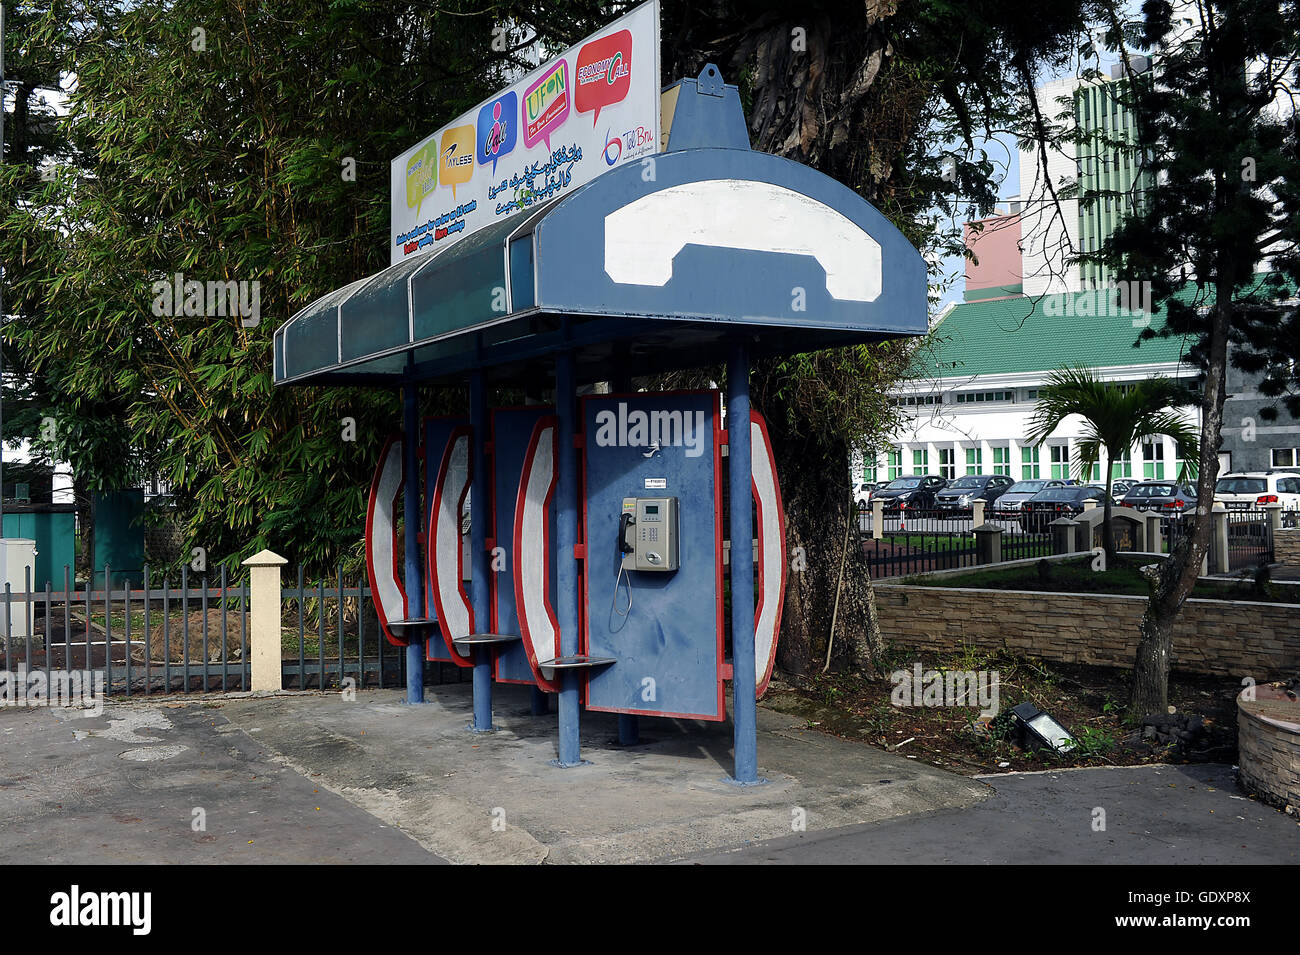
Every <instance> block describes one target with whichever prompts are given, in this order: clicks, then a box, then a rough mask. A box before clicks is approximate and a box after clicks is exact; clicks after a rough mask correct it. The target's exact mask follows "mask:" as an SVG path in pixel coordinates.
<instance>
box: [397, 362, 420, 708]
mask: <svg viewBox="0 0 1300 955" xmlns="http://www.w3.org/2000/svg"><path fill="white" fill-rule="evenodd" d="M419 444H420V402H419V393H418V386H417V385H416V384H415V382H413V381H408V382H407V383H406V385H405V387H404V388H403V389H402V478H403V480H404V481H405V482H406V483H405V485H404V487H403V496H402V507H403V509H404V511H405V520H404V523H405V527H406V533H405V535H404V536H405V540H406V566H405V583H406V602H407V613H408V614H409V616H410V618H411V619H412V620H418V619H420V618H421V617H423V616H424V572H423V570H422V568H421V567H420V524H421V516H422V512H421V510H420V457H419ZM425 639H426V635H425V634H424V633H423V632H422V629H421V628H419V627H415V628H412V632H411V641H410V643H408V644H407V645H406V702H407V703H423V702H424V641H425Z"/></svg>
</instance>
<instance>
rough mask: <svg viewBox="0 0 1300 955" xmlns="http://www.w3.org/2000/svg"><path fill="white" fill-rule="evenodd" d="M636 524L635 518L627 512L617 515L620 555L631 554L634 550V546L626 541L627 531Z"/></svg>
mask: <svg viewBox="0 0 1300 955" xmlns="http://www.w3.org/2000/svg"><path fill="white" fill-rule="evenodd" d="M635 523H636V517H635V516H634V515H633V514H632V513H631V512H629V511H624V512H623V513H622V514H620V515H618V552H619V553H620V554H631V553H632V552H633V551H635V550H636V548H635V546H634V545H633V544H632V542H631V541H630V540H628V533H627V532H628V530H629V529H630V528H631V527H632V525H633V524H635Z"/></svg>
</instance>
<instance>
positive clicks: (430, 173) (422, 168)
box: [406, 140, 438, 216]
mask: <svg viewBox="0 0 1300 955" xmlns="http://www.w3.org/2000/svg"><path fill="white" fill-rule="evenodd" d="M437 184H438V144H437V143H435V142H434V141H433V140H429V142H428V143H426V144H425V145H424V147H423V148H421V149H419V150H417V151H416V153H415V155H413V156H412V157H411V158H410V159H408V160H407V161H406V208H408V209H414V210H415V214H416V215H417V216H418V215H419V214H420V206H421V205H422V204H423V202H424V197H425V196H427V195H428V194H429V193H431V192H433V187H434V186H436V185H437Z"/></svg>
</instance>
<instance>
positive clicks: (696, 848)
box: [0, 684, 991, 863]
mask: <svg viewBox="0 0 1300 955" xmlns="http://www.w3.org/2000/svg"><path fill="white" fill-rule="evenodd" d="M430 697H431V698H432V699H433V702H430V703H426V704H424V705H421V706H417V707H409V706H406V705H405V704H403V703H402V702H401V699H402V697H401V694H400V693H399V692H397V691H361V692H359V693H358V694H357V698H356V700H355V701H353V702H349V701H347V700H345V699H344V698H343V697H342V696H341V695H340V694H338V693H324V694H294V695H282V696H275V697H243V698H226V699H222V700H220V701H213V700H205V701H199V700H194V701H184V702H182V703H180V704H178V705H175V706H167V707H164V706H160V705H159V704H158V703H155V702H133V703H122V704H110V705H109V706H108V708H107V709H106V711H105V713H104V715H103V716H102V717H100V718H97V719H94V718H91V719H88V718H83V717H72V716H70V715H69V714H68V713H67V712H64V711H51V710H32V711H12V710H11V711H0V734H5V745H4V746H3V749H2V750H0V862H9V861H22V860H24V859H26V860H28V861H51V862H54V861H82V862H97V861H123V862H125V861H140V862H145V861H213V862H215V861H252V860H254V859H257V860H258V861H306V860H311V861H317V862H328V861H340V862H342V861H385V862H395V861H412V862H414V861H432V860H433V859H435V858H444V859H448V860H451V861H455V862H505V863H528V862H541V861H548V862H643V861H653V860H659V859H665V858H680V857H682V856H685V855H688V854H690V853H697V852H701V851H705V850H708V849H718V848H723V847H726V846H730V845H735V844H737V843H741V842H745V841H747V840H762V839H772V838H776V837H779V836H781V835H784V834H787V833H790V832H792V831H794V827H796V826H801V825H806V826H807V827H808V829H809V830H817V829H822V828H829V827H839V826H846V825H855V824H860V823H865V822H875V821H879V820H882V819H888V818H891V817H893V816H897V815H900V814H907V813H913V812H918V811H925V810H935V809H947V808H954V807H963V806H970V805H973V804H975V803H978V802H979V801H980V800H982V799H984V798H986V797H987V796H989V795H990V794H991V790H990V789H989V788H988V787H987V786H985V785H984V784H982V783H979V782H976V781H973V780H970V779H967V778H964V777H961V776H955V775H952V774H950V773H946V772H943V771H942V770H939V769H936V768H933V767H929V766H925V765H923V764H920V763H918V762H917V761H915V760H909V759H906V758H905V757H903V756H895V755H892V754H888V753H884V752H881V751H879V750H876V749H872V748H870V747H867V746H863V745H860V744H856V743H851V742H847V741H843V740H839V739H836V738H834V737H830V736H826V735H823V734H821V733H819V732H817V731H815V730H812V729H808V728H807V727H806V725H805V724H804V723H803V721H800V720H798V719H797V718H794V717H789V716H785V715H783V714H779V713H772V712H768V711H766V710H762V709H760V711H759V758H760V769H761V770H762V772H763V774H764V775H765V776H766V777H767V778H768V779H769V780H770V782H769V783H768V784H767V785H764V786H757V787H736V786H733V785H731V784H730V783H728V782H726V781H725V779H724V777H725V776H726V775H727V773H728V772H729V771H730V768H731V757H730V746H731V726H730V724H729V723H694V722H686V721H658V720H646V721H643V733H642V735H643V742H642V744H641V745H638V746H634V747H626V748H625V747H620V746H619V745H618V744H617V742H616V736H617V730H616V717H615V716H614V715H613V714H600V713H587V714H585V715H584V720H583V743H584V748H583V755H584V757H585V758H586V759H588V760H589V761H590V764H589V765H585V766H582V767H579V768H576V769H568V770H560V769H556V768H554V767H553V766H551V765H550V760H552V759H553V758H554V757H555V755H556V753H555V739H556V733H555V719H556V718H555V715H554V714H549V715H545V716H540V717H535V716H532V715H531V713H530V709H529V691H528V688H527V687H513V686H498V687H497V695H496V700H497V705H496V709H495V715H494V719H495V721H496V723H497V725H498V727H499V731H498V732H496V733H492V734H486V735H474V734H471V733H469V732H467V731H466V729H465V726H466V723H467V721H468V719H469V714H470V710H471V697H470V688H469V686H468V684H466V685H464V686H454V685H446V686H441V687H438V688H437V692H436V694H435V693H431V694H430ZM164 724H165V725H164ZM87 733H89V735H86V734H87ZM142 737H152V738H153V739H152V741H141V738H142ZM15 743H16V744H17V745H16V746H15V745H13V744H15ZM128 753H129V754H132V755H127V754H128ZM140 759H143V760H147V761H145V762H139V761H137V760H140ZM33 766H40V767H42V769H41V770H40V771H37V772H32V771H31V769H32V767H33ZM25 807H26V808H25ZM193 807H206V809H207V813H208V833H207V834H208V835H211V836H213V837H215V840H209V841H207V842H202V841H200V836H199V835H198V834H194V833H191V832H190V830H189V825H190V815H191V810H192V808H193ZM316 807H320V808H319V810H317V808H316ZM118 817H121V820H125V819H130V820H133V821H132V822H130V823H127V822H124V821H121V820H119V818H118ZM249 840H252V842H253V845H252V846H247V843H248V841H249ZM268 841H269V842H270V844H269V846H268ZM246 846H247V848H246ZM259 848H260V850H261V851H257V850H258V849H259ZM281 857H282V858H281Z"/></svg>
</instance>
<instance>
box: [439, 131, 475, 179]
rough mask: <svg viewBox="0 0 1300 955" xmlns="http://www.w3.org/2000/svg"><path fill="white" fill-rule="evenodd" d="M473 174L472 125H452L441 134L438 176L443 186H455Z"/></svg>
mask: <svg viewBox="0 0 1300 955" xmlns="http://www.w3.org/2000/svg"><path fill="white" fill-rule="evenodd" d="M473 175H474V127H473V126H453V127H451V128H450V129H449V130H447V131H446V132H445V133H443V134H442V143H441V145H440V147H439V151H438V178H439V179H440V180H441V181H442V184H443V185H444V186H451V194H452V196H455V195H456V187H457V186H459V185H462V184H463V183H467V182H469V180H470V177H471V176H473Z"/></svg>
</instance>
